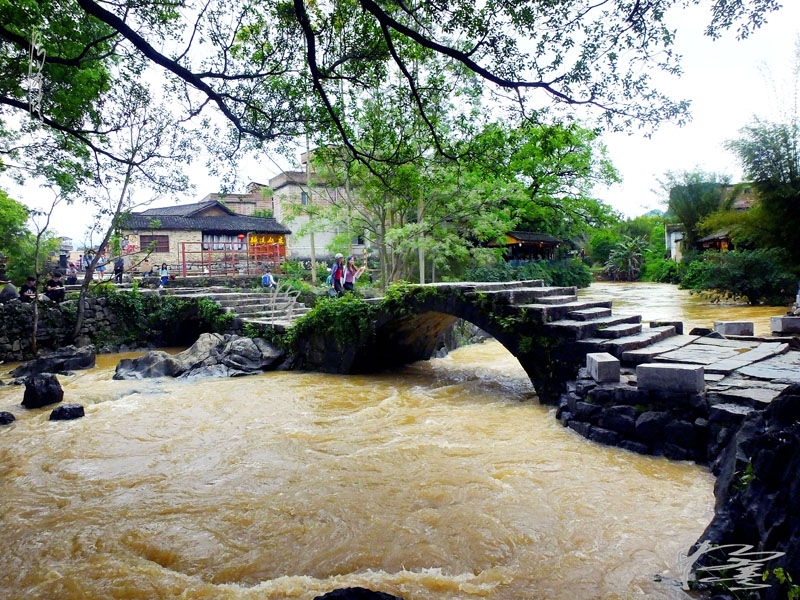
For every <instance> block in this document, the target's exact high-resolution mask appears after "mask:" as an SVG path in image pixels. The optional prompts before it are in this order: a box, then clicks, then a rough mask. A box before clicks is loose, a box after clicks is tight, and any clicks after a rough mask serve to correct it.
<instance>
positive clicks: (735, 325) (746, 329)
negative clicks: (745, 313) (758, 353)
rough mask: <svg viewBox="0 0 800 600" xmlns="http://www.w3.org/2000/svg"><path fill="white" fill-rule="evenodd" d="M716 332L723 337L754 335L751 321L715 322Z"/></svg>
mask: <svg viewBox="0 0 800 600" xmlns="http://www.w3.org/2000/svg"><path fill="white" fill-rule="evenodd" d="M714 331H716V332H717V333H721V334H722V335H753V323H752V322H751V321H714Z"/></svg>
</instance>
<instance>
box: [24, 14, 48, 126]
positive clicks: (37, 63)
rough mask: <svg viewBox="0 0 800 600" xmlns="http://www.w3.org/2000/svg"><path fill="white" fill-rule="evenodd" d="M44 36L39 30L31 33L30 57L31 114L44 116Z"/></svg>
mask: <svg viewBox="0 0 800 600" xmlns="http://www.w3.org/2000/svg"><path fill="white" fill-rule="evenodd" d="M41 41H42V37H41V34H40V33H39V32H38V31H35V30H34V31H33V32H32V33H31V52H30V55H29V57H28V102H29V105H30V111H31V114H34V113H35V114H37V115H39V118H40V119H41V118H42V96H43V94H44V77H43V76H42V69H43V68H44V62H45V58H46V57H47V52H46V50H45V49H44V48H43V47H42V45H41Z"/></svg>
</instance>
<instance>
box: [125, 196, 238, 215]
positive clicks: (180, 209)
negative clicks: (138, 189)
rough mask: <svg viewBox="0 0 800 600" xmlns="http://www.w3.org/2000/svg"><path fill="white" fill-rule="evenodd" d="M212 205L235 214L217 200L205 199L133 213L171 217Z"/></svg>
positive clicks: (191, 213) (191, 212)
mask: <svg viewBox="0 0 800 600" xmlns="http://www.w3.org/2000/svg"><path fill="white" fill-rule="evenodd" d="M214 205H219V207H220V208H222V209H224V210H225V211H227V212H229V213H230V214H235V213H234V212H233V211H232V210H230V209H229V208H227V207H226V206H225V205H224V204H221V203H220V202H218V201H217V200H205V201H203V202H195V203H194V204H181V205H180V206H163V207H160V208H148V209H147V210H143V211H142V212H140V213H133V214H134V215H148V216H151V215H158V216H172V217H190V216H192V215H193V214H195V213H198V212H201V211H203V210H206V209H207V208H211V207H212V206H214Z"/></svg>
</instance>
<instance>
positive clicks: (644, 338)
mask: <svg viewBox="0 0 800 600" xmlns="http://www.w3.org/2000/svg"><path fill="white" fill-rule="evenodd" d="M674 335H675V328H674V327H673V326H672V325H668V326H664V327H651V328H650V329H645V330H643V331H642V332H641V333H639V334H636V335H630V336H625V337H621V338H617V339H603V338H599V337H592V338H586V339H583V340H579V341H578V348H580V349H581V351H582V352H586V353H587V354H588V353H589V352H608V353H609V354H613V355H614V356H616V357H617V358H619V359H622V356H623V355H624V354H625V352H628V351H631V350H639V349H641V348H646V347H648V346H650V345H652V344H655V343H657V342H660V341H661V340H664V339H666V338H669V337H672V336H674ZM623 363H624V360H623Z"/></svg>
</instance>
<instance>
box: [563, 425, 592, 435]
mask: <svg viewBox="0 0 800 600" xmlns="http://www.w3.org/2000/svg"><path fill="white" fill-rule="evenodd" d="M567 427H569V428H570V429H572V430H573V431H574V432H575V433H578V434H579V435H582V436H583V437H587V435H588V434H589V429H590V428H591V427H592V426H591V425H589V423H583V422H582V421H570V422H569V423H568V424H567Z"/></svg>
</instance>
